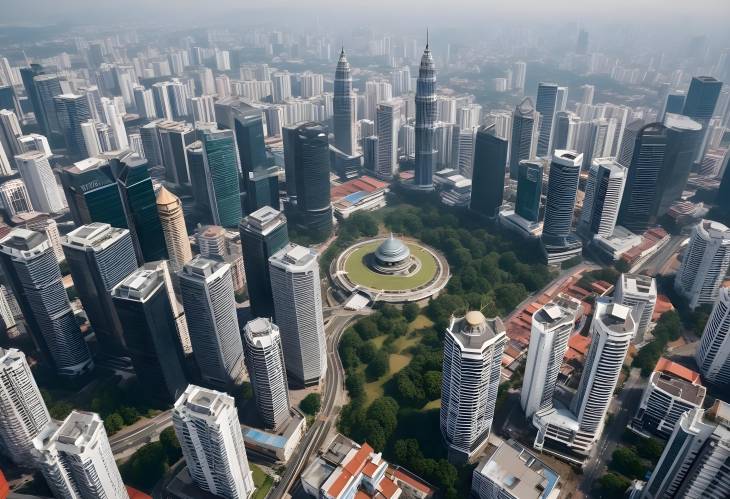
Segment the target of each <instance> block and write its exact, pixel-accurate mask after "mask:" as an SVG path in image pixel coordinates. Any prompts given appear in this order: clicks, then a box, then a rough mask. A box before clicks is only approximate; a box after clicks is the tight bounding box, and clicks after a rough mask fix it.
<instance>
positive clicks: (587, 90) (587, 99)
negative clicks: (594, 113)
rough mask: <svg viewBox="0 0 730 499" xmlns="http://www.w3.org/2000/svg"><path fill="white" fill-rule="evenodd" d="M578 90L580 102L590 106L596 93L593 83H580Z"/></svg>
mask: <svg viewBox="0 0 730 499" xmlns="http://www.w3.org/2000/svg"><path fill="white" fill-rule="evenodd" d="M580 92H581V94H580V95H581V98H580V102H581V103H582V104H585V105H587V106H592V105H593V98H594V97H595V95H596V87H595V86H594V85H581V86H580Z"/></svg>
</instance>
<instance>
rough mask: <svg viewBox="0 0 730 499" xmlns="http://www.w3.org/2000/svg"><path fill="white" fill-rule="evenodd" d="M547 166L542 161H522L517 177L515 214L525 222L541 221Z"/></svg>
mask: <svg viewBox="0 0 730 499" xmlns="http://www.w3.org/2000/svg"><path fill="white" fill-rule="evenodd" d="M544 169H545V166H544V165H543V163H542V161H527V160H524V161H520V164H519V169H518V175H517V199H516V201H515V213H516V214H517V215H519V216H521V217H522V218H524V219H525V220H528V221H530V222H535V223H537V222H538V221H539V220H540V198H541V197H542V177H543V171H544Z"/></svg>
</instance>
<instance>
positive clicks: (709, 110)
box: [682, 76, 722, 161]
mask: <svg viewBox="0 0 730 499" xmlns="http://www.w3.org/2000/svg"><path fill="white" fill-rule="evenodd" d="M720 90H722V82H721V81H719V80H717V79H716V78H714V77H712V76H694V77H692V81H691V82H690V84H689V90H688V91H687V98H686V99H685V100H684V108H683V109H682V114H683V115H685V116H688V117H690V118H692V119H693V120H694V121H696V122H697V123H699V124H700V125H701V126H702V132H701V138H700V139H699V144H698V146H697V150H696V151H695V156H694V159H695V160H697V161H700V160H701V159H702V155H703V154H704V151H705V148H706V144H707V131H708V125H709V123H710V118H712V115H713V114H714V112H715V106H716V105H717V98H718V97H719V96H720Z"/></svg>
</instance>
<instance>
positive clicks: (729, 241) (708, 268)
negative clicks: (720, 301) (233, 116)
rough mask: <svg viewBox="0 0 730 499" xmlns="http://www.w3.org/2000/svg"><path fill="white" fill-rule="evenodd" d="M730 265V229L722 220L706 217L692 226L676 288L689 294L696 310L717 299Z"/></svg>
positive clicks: (690, 301)
mask: <svg viewBox="0 0 730 499" xmlns="http://www.w3.org/2000/svg"><path fill="white" fill-rule="evenodd" d="M728 266H730V229H728V228H727V227H725V226H724V225H723V224H721V223H719V222H714V221H712V220H702V221H701V222H700V223H698V224H697V225H696V226H695V228H694V229H693V230H692V237H691V238H690V240H689V244H688V245H687V251H686V252H685V254H684V257H683V258H682V264H681V266H680V267H679V270H678V271H677V274H676V276H675V279H674V288H675V289H676V290H677V292H678V293H680V294H681V295H683V296H684V297H685V298H687V300H688V301H689V306H690V308H691V309H693V310H694V309H695V308H697V306H699V305H702V304H703V303H710V304H712V303H715V300H717V297H718V293H719V289H720V284H721V283H722V281H723V279H724V278H725V274H727V270H728Z"/></svg>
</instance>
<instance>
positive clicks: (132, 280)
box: [111, 263, 188, 401]
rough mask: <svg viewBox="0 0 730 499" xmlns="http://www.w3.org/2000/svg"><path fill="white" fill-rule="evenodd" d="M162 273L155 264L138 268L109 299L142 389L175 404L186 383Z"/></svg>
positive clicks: (115, 289)
mask: <svg viewBox="0 0 730 499" xmlns="http://www.w3.org/2000/svg"><path fill="white" fill-rule="evenodd" d="M164 273H165V271H164V270H163V269H162V268H160V267H157V265H156V264H155V263H152V264H148V265H145V266H144V267H140V268H139V269H138V270H135V271H134V272H132V273H131V274H130V275H128V276H127V277H126V278H125V279H124V280H122V282H120V283H119V284H117V285H116V286H115V287H114V289H112V291H111V296H112V300H113V302H114V307H115V309H116V313H117V315H118V317H119V319H120V321H121V323H122V328H123V330H124V338H125V340H126V345H127V350H128V351H129V355H130V357H131V358H132V364H133V365H134V370H135V372H136V373H137V377H138V379H139V380H140V381H141V384H142V386H143V387H144V388H146V389H148V390H149V391H150V393H151V394H152V395H154V396H159V397H160V398H162V399H163V400H168V401H175V400H176V399H177V397H179V396H180V395H181V394H182V393H183V392H184V391H185V388H186V387H187V384H188V381H187V377H186V373H185V352H184V351H183V347H182V345H181V343H180V340H179V337H178V332H177V327H176V324H175V316H174V312H173V305H172V304H171V303H170V293H168V290H167V285H166V282H165V277H166V276H165V275H164ZM173 296H174V295H173ZM162 382H164V383H162Z"/></svg>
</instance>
